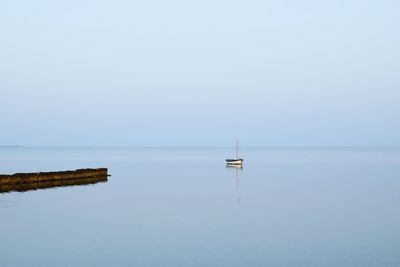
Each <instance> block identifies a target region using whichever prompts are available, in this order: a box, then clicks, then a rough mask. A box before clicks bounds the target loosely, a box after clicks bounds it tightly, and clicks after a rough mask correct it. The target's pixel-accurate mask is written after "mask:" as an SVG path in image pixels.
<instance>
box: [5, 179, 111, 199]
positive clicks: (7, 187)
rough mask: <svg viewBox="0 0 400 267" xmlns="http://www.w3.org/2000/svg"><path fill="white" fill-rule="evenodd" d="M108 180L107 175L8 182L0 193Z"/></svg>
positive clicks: (82, 184)
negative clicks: (18, 182) (21, 182)
mask: <svg viewBox="0 0 400 267" xmlns="http://www.w3.org/2000/svg"><path fill="white" fill-rule="evenodd" d="M107 181H108V178H107V175H104V176H95V177H86V178H77V179H71V180H55V181H45V182H33V183H24V184H7V185H0V194H1V193H8V192H13V191H16V192H25V191H31V190H40V189H47V188H55V187H68V186H84V185H92V184H97V183H105V182H107Z"/></svg>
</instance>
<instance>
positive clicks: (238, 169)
mask: <svg viewBox="0 0 400 267" xmlns="http://www.w3.org/2000/svg"><path fill="white" fill-rule="evenodd" d="M226 168H227V169H233V170H235V174H236V175H235V182H236V204H237V205H239V204H240V196H239V181H240V179H239V176H240V175H239V173H240V174H241V173H242V172H243V165H231V164H226Z"/></svg>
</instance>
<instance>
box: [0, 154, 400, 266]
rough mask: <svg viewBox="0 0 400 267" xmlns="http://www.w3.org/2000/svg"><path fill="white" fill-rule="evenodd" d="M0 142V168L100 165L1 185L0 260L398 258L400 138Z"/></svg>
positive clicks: (256, 262)
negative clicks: (95, 171) (337, 143)
mask: <svg viewBox="0 0 400 267" xmlns="http://www.w3.org/2000/svg"><path fill="white" fill-rule="evenodd" d="M234 154H235V148H207V147H204V148H198V147H179V148H175V147H160V148H158V147H148V148H146V147H2V148H0V174H11V173H16V172H39V171H62V170H73V169H79V168H98V167H105V168H108V172H109V174H110V175H111V176H110V177H108V181H107V182H100V183H94V184H87V185H85V184H81V185H75V186H65V187H62V186H61V187H52V188H47V189H37V190H29V191H24V192H17V191H11V192H3V193H0V266H1V267H38V266H39V267H46V266H49V267H50V266H51V267H53V266H57V267H70V266H96V267H102V266H107V267H111V266H138V267H192V266H193V267H195V266H196V267H200V266H202V267H203V266H204V267H206V266H207V267H239V266H240V267H265V266H272V267H274V266H276V267H278V266H279V267H288V266H296V267H303V266H304V267H314V266H315V267H317V266H318V267H319V266H322V267H325V266H326V267H328V266H329V267H357V266H360V267H369V266H370V267H380V266H382V267H383V266H400V148H390V147H384V148H379V147H370V148H363V147H354V148H338V147H329V148H323V147H320V148H315V147H314V148H307V147H292V148H290V147H286V148H285V147H243V148H241V150H240V157H241V158H243V159H244V164H243V168H235V167H227V166H226V165H225V159H226V158H232V157H234Z"/></svg>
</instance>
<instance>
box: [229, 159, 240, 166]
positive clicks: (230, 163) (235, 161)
mask: <svg viewBox="0 0 400 267" xmlns="http://www.w3.org/2000/svg"><path fill="white" fill-rule="evenodd" d="M226 164H228V165H242V164H243V160H242V159H227V160H226Z"/></svg>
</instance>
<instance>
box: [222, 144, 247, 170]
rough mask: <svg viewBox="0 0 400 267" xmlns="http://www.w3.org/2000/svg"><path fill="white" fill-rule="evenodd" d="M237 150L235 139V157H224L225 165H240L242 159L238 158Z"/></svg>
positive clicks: (237, 145)
mask: <svg viewBox="0 0 400 267" xmlns="http://www.w3.org/2000/svg"><path fill="white" fill-rule="evenodd" d="M238 150H239V141H236V159H226V160H225V161H226V164H227V165H235V166H242V164H243V159H239V157H238Z"/></svg>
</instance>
